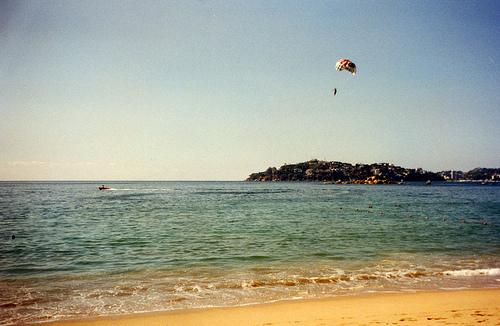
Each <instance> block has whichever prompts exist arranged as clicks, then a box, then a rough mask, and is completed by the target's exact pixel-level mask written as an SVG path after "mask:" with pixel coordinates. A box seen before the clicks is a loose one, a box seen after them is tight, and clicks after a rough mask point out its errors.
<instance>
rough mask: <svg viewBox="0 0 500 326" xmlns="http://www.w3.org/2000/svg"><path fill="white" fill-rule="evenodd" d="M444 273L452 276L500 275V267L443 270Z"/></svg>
mask: <svg viewBox="0 0 500 326" xmlns="http://www.w3.org/2000/svg"><path fill="white" fill-rule="evenodd" d="M443 274H444V275H451V276H478V275H486V276H492V275H500V268H486V269H460V270H456V271H446V272H443Z"/></svg>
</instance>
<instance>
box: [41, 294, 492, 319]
mask: <svg viewBox="0 0 500 326" xmlns="http://www.w3.org/2000/svg"><path fill="white" fill-rule="evenodd" d="M476 324H479V325H500V289H493V290H463V291H440V292H423V293H404V294H369V295H363V296H356V297H337V298H331V299H322V300H295V301H283V302H277V303H270V304H262V305H252V306H244V307H232V308H210V309H193V310H183V311H176V312H166V313H155V314H137V315H129V316H119V317H105V318H104V317H103V318H92V319H84V320H71V321H63V322H54V323H48V324H43V325H50V326H104V325H106V326H115V325H116V326H118V325H120V326H138V325H145V326H146V325H148V326H156V325H158V326H160V325H161V326H181V325H183V326H185V325H196V326H203V325H207V326H214V325H221V326H226V325H227V326H260V325H262V326H264V325H265V326H272V325H274V326H277V325H295V326H313V325H314V326H320V325H413V326H417V325H476ZM38 325H40V324H38Z"/></svg>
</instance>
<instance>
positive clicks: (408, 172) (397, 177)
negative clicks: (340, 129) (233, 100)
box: [246, 159, 500, 183]
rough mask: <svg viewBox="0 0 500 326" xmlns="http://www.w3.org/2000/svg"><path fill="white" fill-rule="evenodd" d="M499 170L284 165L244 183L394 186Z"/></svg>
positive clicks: (488, 175)
mask: <svg viewBox="0 0 500 326" xmlns="http://www.w3.org/2000/svg"><path fill="white" fill-rule="evenodd" d="M499 176H500V169H482V168H478V169H474V170H472V171H467V172H461V171H442V172H429V171H425V170H423V169H421V168H418V169H408V168H403V167H400V166H396V165H394V164H390V163H373V164H355V165H353V164H350V163H343V162H328V161H319V160H316V159H314V160H310V161H307V162H302V163H296V164H284V165H282V166H280V167H278V168H276V167H270V168H268V169H267V170H266V171H263V172H257V173H252V174H251V175H250V176H249V177H248V178H247V179H246V181H322V182H335V183H395V182H407V181H445V180H464V179H466V180H495V179H498V177H499Z"/></svg>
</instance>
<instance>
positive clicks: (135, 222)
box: [0, 182, 500, 325]
mask: <svg viewBox="0 0 500 326" xmlns="http://www.w3.org/2000/svg"><path fill="white" fill-rule="evenodd" d="M98 186H99V184H97V183H91V182H52V183H50V182H0V293H1V294H0V325H11V324H19V323H25V322H46V321H54V320H58V319H64V318H74V317H76V318H79V317H88V316H104V315H116V314H128V313H136V312H152V311H165V310H174V309H184V308H196V307H212V306H233V305H246V304H254V303H262V302H271V301H276V300H284V299H298V298H319V297H330V296H341V295H356V294H360V293H366V292H407V291H427V290H439V289H464V288H498V287H500V184H490V185H479V184H476V183H444V182H443V183H433V184H432V185H425V184H423V183H412V184H409V185H324V184H321V183H292V182H289V183H287V182H278V183H258V182H257V183H253V182H110V183H107V184H106V186H108V187H110V188H111V189H110V190H106V191H99V190H98ZM410 216H411V217H410ZM443 219H444V221H443ZM464 220H465V223H464V222H463V221H464ZM485 223H486V224H485ZM13 236H14V238H13Z"/></svg>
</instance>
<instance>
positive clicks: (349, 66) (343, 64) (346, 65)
mask: <svg viewBox="0 0 500 326" xmlns="http://www.w3.org/2000/svg"><path fill="white" fill-rule="evenodd" d="M335 69H337V70H338V71H342V70H347V71H349V72H350V73H351V74H353V75H356V65H355V64H354V63H353V62H352V61H351V60H348V59H340V60H339V61H337V64H336V65H335Z"/></svg>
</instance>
